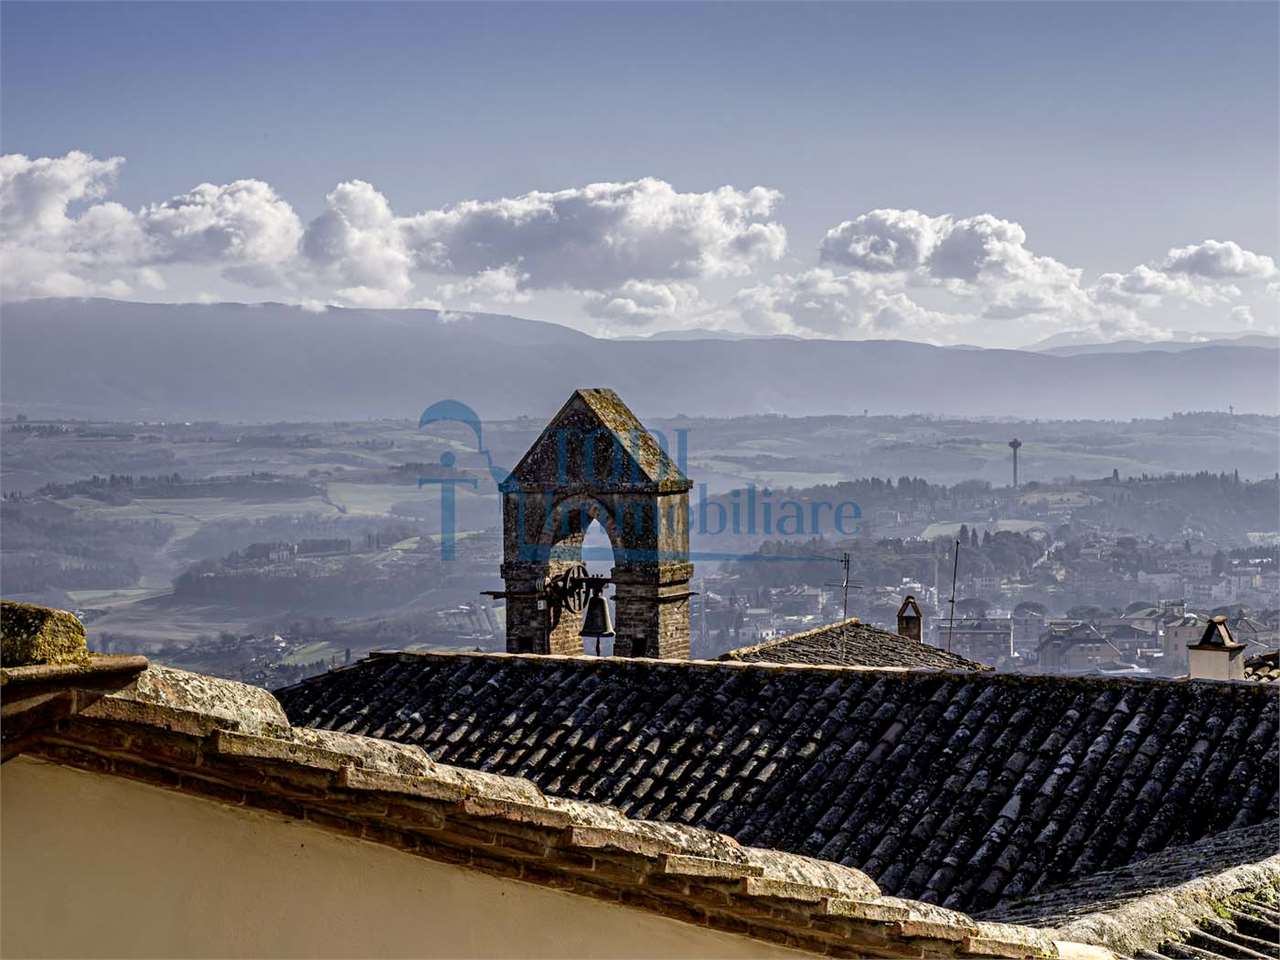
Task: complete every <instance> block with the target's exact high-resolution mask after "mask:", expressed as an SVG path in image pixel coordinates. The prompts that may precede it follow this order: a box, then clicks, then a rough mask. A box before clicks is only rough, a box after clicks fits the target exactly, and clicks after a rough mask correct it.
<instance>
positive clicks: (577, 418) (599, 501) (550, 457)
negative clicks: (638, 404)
mask: <svg viewBox="0 0 1280 960" xmlns="http://www.w3.org/2000/svg"><path fill="white" fill-rule="evenodd" d="M691 486H692V483H691V482H690V481H689V480H688V478H687V477H685V476H684V474H683V473H681V471H680V469H679V467H678V466H677V465H676V462H675V460H674V459H672V457H671V456H670V455H669V453H668V452H667V450H666V449H665V445H664V444H663V443H662V442H660V439H659V438H657V437H655V436H654V435H653V434H651V433H649V431H647V430H646V429H645V427H644V425H643V424H642V423H641V422H640V420H639V419H638V418H637V417H636V415H635V414H634V413H632V412H631V411H630V410H629V409H627V406H626V404H624V403H623V402H622V400H621V399H620V398H619V397H618V395H617V394H616V393H614V392H613V391H612V390H605V389H581V390H575V391H574V392H573V395H572V396H571V397H570V398H569V400H568V401H567V402H566V403H565V405H564V406H563V407H561V409H560V412H559V413H557V414H556V415H555V417H553V418H552V420H551V422H550V423H548V424H547V426H546V428H545V429H544V430H543V431H542V433H541V435H540V436H539V437H538V439H537V440H536V441H534V444H533V446H531V447H530V448H529V450H528V452H527V453H525V455H524V457H523V458H522V459H521V460H520V462H519V464H517V466H516V468H515V469H514V470H513V471H512V472H511V475H510V476H509V477H508V478H507V479H506V480H505V481H504V482H503V483H502V484H501V487H500V489H501V491H502V524H503V563H502V577H503V580H504V581H505V584H506V588H505V591H504V593H505V596H506V599H507V650H508V651H509V652H511V653H557V654H577V653H581V652H582V639H581V637H580V636H579V626H580V625H579V623H578V618H577V616H576V615H575V612H574V611H571V610H570V611H564V610H558V609H555V608H554V605H552V604H549V603H548V602H547V593H546V587H547V582H548V579H549V578H554V577H556V576H557V575H559V574H562V573H564V572H565V571H566V570H569V569H570V568H572V567H574V566H575V565H577V564H579V563H581V562H582V541H583V537H584V536H585V534H586V531H587V528H588V527H589V526H590V525H591V521H592V520H596V521H598V522H599V523H600V525H601V527H603V528H604V530H605V532H606V533H607V534H608V536H609V541H610V543H611V545H612V547H613V554H614V567H613V571H612V574H611V579H612V582H613V586H614V600H615V604H616V610H617V625H616V628H615V629H616V632H617V635H616V638H615V640H614V648H613V649H614V653H615V655H617V656H637V657H663V658H687V657H688V656H689V596H690V593H689V580H690V578H691V577H692V575H693V565H692V564H691V563H690V562H689V489H690V487H691Z"/></svg>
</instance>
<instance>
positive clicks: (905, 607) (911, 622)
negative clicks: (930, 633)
mask: <svg viewBox="0 0 1280 960" xmlns="http://www.w3.org/2000/svg"><path fill="white" fill-rule="evenodd" d="M923 627H924V618H923V617H921V616H920V606H919V604H917V603H916V598H915V597H913V596H911V595H910V594H908V595H907V599H905V600H903V601H902V606H900V607H899V608H898V636H900V637H906V638H907V639H908V640H914V641H915V642H916V643H922V642H924V630H923V629H922V628H923Z"/></svg>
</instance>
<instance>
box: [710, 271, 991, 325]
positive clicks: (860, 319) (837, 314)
mask: <svg viewBox="0 0 1280 960" xmlns="http://www.w3.org/2000/svg"><path fill="white" fill-rule="evenodd" d="M733 306H734V307H735V309H736V310H737V311H738V314H739V316H740V317H741V319H742V322H743V323H744V324H745V325H746V326H747V327H748V328H750V329H752V330H755V331H758V332H763V333H774V334H793V335H799V336H815V335H817V336H825V337H837V338H838V337H854V338H859V339H866V338H869V337H892V338H909V339H922V340H946V339H949V338H950V337H951V336H952V333H951V329H950V328H952V327H954V326H956V325H957V324H959V323H962V322H964V321H965V320H972V319H974V318H972V317H965V316H963V315H957V314H948V313H944V312H941V311H936V310H930V309H927V308H925V307H923V306H921V305H920V304H918V303H916V302H915V301H914V300H912V299H911V298H910V297H908V296H907V294H906V293H904V292H902V291H901V290H894V289H891V288H888V287H885V286H883V285H881V284H880V283H878V282H877V280H876V279H874V278H868V277H867V276H866V275H865V274H861V273H843V274H841V273H837V272H835V271H834V270H831V269H829V268H826V267H818V268H816V269H813V270H806V271H803V272H801V273H797V274H778V275H776V276H774V277H772V278H770V280H769V281H768V282H767V283H763V284H758V285H756V286H753V287H748V288H746V289H744V290H741V291H739V292H738V294H737V295H736V296H735V297H734V299H733Z"/></svg>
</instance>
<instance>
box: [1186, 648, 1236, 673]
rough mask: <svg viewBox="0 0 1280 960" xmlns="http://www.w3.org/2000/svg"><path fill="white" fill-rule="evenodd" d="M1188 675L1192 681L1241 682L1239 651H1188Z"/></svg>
mask: <svg viewBox="0 0 1280 960" xmlns="http://www.w3.org/2000/svg"><path fill="white" fill-rule="evenodd" d="M1188 652H1189V653H1190V654H1191V658H1190V661H1189V670H1188V674H1189V676H1190V677H1191V678H1192V679H1193V680H1243V679H1244V658H1243V657H1242V656H1240V653H1241V651H1239V650H1233V651H1229V652H1224V651H1222V650H1194V649H1193V650H1190V651H1188Z"/></svg>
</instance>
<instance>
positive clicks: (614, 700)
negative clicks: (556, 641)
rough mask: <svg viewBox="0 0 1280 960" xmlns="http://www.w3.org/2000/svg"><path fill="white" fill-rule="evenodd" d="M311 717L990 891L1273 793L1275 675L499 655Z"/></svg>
mask: <svg viewBox="0 0 1280 960" xmlns="http://www.w3.org/2000/svg"><path fill="white" fill-rule="evenodd" d="M278 697H279V699H280V701H281V703H282V704H283V706H284V708H285V710H286V712H287V713H288V715H289V718H290V721H291V722H292V723H293V724H294V725H296V726H304V725H305V726H312V727H318V728H323V729H332V730H341V731H346V732H353V733H360V734H365V735H369V736H374V737H384V738H387V739H391V740H397V741H401V742H405V743H414V744H419V745H421V746H422V747H423V748H424V749H426V750H427V752H428V753H429V754H430V756H431V757H432V758H433V759H435V760H438V761H441V762H445V763H451V764H457V765H460V766H465V767H471V768H474V769H479V770H485V771H490V772H494V773H502V774H510V775H515V776H521V777H527V778H529V779H530V780H532V781H533V782H534V783H536V784H537V785H538V786H539V787H541V788H542V789H544V790H546V791H547V792H549V793H553V794H556V795H559V796H563V797H568V798H573V799H581V800H589V801H594V802H600V803H607V804H610V805H612V806H615V807H617V808H618V809H620V810H621V811H623V812H624V813H626V814H628V815H632V816H637V817H643V818H648V819H655V820H662V821H669V822H674V823H683V824H689V825H694V826H702V827H707V828H709V829H712V830H715V831H718V832H721V833H726V834H728V835H730V836H732V837H734V838H735V839H737V840H739V841H740V842H742V843H747V844H753V845H763V846H769V847H774V848H777V849H781V850H787V851H790V852H792V853H797V854H803V855H807V856H814V857H819V858H822V859H826V860H832V861H836V862H839V863H843V864H846V865H849V866H853V867H857V868H859V869H863V870H865V871H866V872H868V873H869V874H871V875H872V876H873V877H875V878H876V880H877V881H878V882H879V883H880V885H881V887H882V889H884V891H885V892H886V893H890V894H893V895H895V896H903V897H909V898H913V899H920V900H925V901H928V902H932V903H939V904H942V905H944V906H947V907H951V908H954V909H960V910H981V909H985V908H989V907H992V906H994V905H996V904H998V903H1000V902H1002V901H1006V900H1009V899H1013V898H1020V897H1024V896H1027V895H1030V894H1032V893H1035V892H1038V891H1040V890H1044V889H1046V888H1048V887H1050V886H1052V885H1055V884H1058V883H1062V882H1066V881H1070V880H1072V879H1075V878H1078V877H1081V876H1085V875H1087V874H1091V873H1094V872H1097V871H1100V870H1105V869H1107V868H1111V867H1116V866H1121V865H1124V864H1127V863H1130V862H1133V861H1135V860H1138V859H1141V858H1143V857H1145V856H1148V855H1150V854H1152V853H1155V852H1158V851H1160V850H1163V849H1165V848H1166V847H1169V846H1171V845H1175V844H1181V843H1187V842H1191V841H1194V840H1199V839H1201V838H1203V837H1206V836H1209V835H1211V834H1213V833H1215V832H1218V831H1221V830H1225V829H1228V828H1231V827H1240V826H1247V825H1251V824H1256V823H1260V822H1262V821H1263V820H1265V819H1266V818H1268V817H1271V816H1276V814H1277V795H1276V782H1275V770H1276V768H1277V764H1278V762H1280V735H1278V732H1277V725H1278V723H1277V702H1276V699H1275V697H1274V696H1271V695H1270V691H1269V690H1268V689H1266V688H1264V687H1262V686H1260V685H1257V684H1245V683H1226V682H1222V683H1218V682H1204V681H1164V680H1150V679H1130V678H1126V679H1118V678H1116V679H1103V678H1093V677H1088V678H1081V677H1029V676H1012V675H1001V674H994V673H988V672H983V673H967V674H964V673H943V672H928V671H902V670H865V669H856V668H840V667H812V666H787V667H780V666H775V665H767V664H736V663H705V662H687V661H652V660H629V659H613V658H609V659H605V660H598V659H595V658H583V657H579V658H573V657H541V656H510V655H501V654H499V655H492V654H490V655H482V654H396V655H379V656H375V657H373V658H371V659H369V660H366V661H363V662H361V663H359V664H357V665H354V666H352V667H349V668H344V669H341V670H338V671H335V672H333V673H330V674H327V675H324V676H322V677H318V678H314V679H312V680H310V681H306V682H304V683H302V684H298V685H296V686H293V687H290V688H287V689H285V690H282V691H279V693H278Z"/></svg>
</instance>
